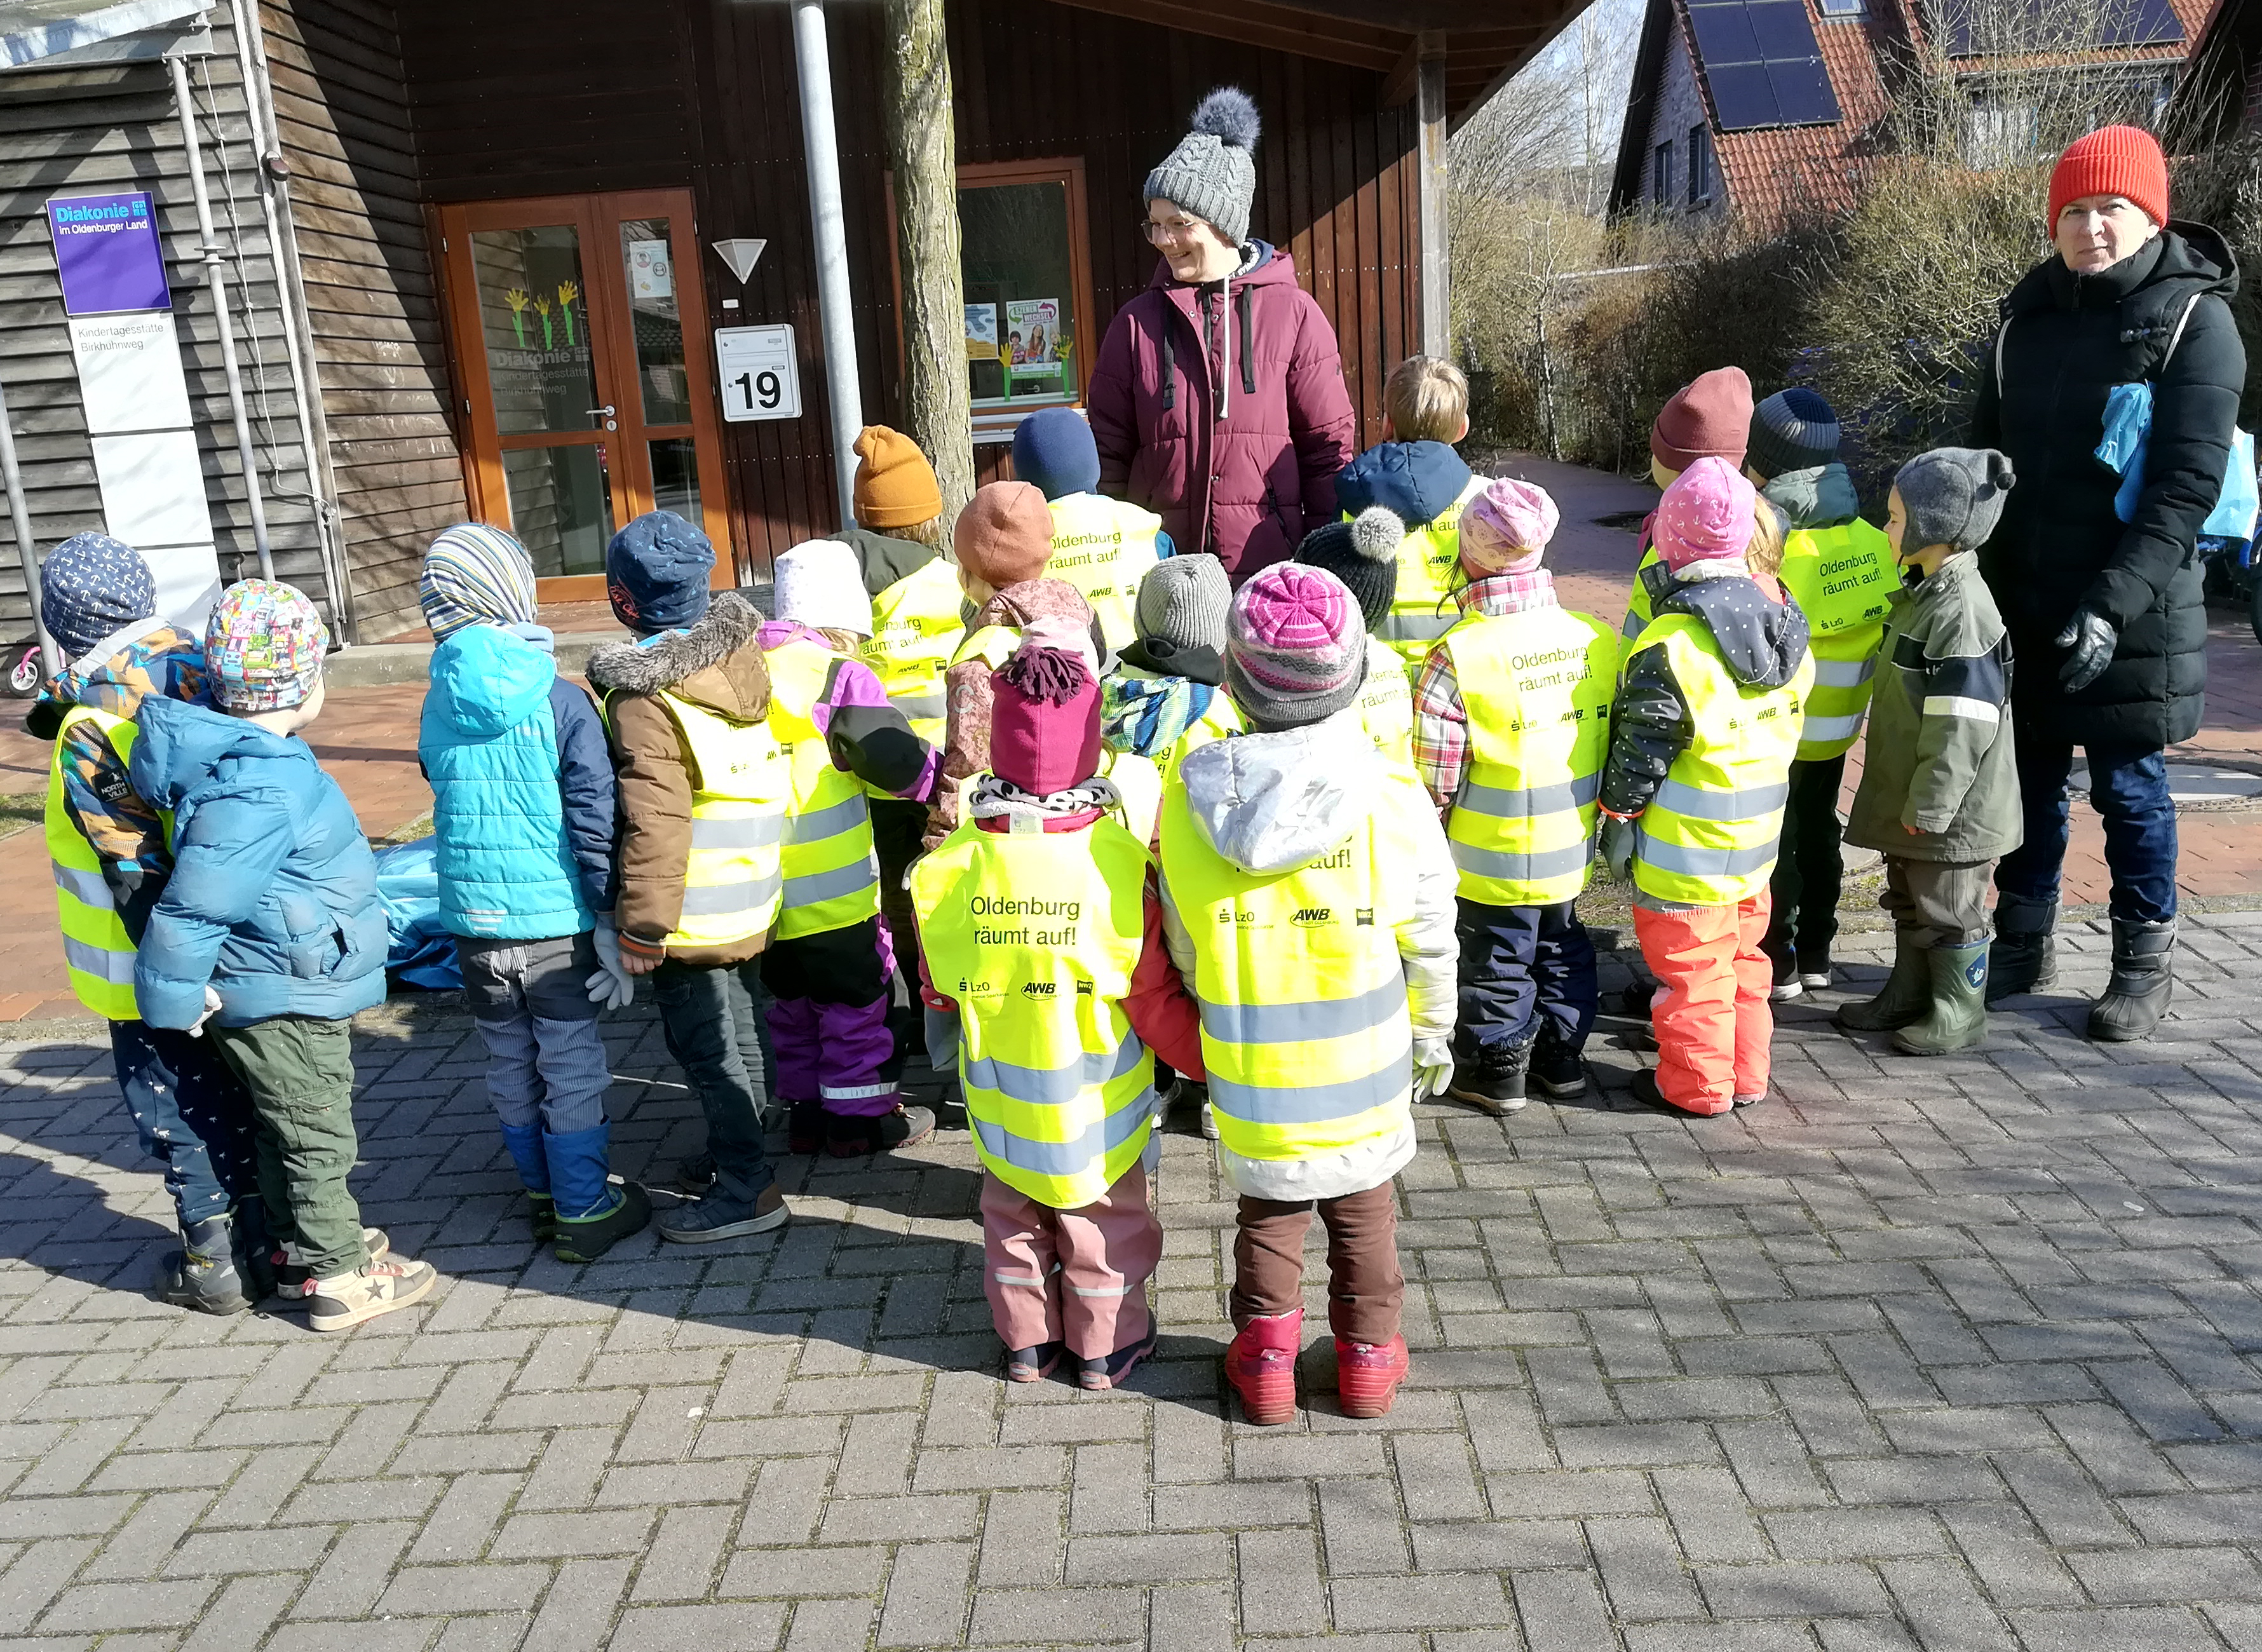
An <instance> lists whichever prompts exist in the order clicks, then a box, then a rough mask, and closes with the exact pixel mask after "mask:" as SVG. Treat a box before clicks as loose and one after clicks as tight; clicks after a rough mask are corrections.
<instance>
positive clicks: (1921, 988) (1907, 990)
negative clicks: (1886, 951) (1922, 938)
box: [1830, 924, 1932, 1033]
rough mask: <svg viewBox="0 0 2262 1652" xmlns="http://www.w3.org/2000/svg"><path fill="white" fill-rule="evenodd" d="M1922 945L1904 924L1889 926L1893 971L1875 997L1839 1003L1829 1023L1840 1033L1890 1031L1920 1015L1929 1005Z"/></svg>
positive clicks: (1915, 1020)
mask: <svg viewBox="0 0 2262 1652" xmlns="http://www.w3.org/2000/svg"><path fill="white" fill-rule="evenodd" d="M1924 959H1925V952H1924V949H1923V948H1921V947H1920V946H1918V945H1917V944H1916V931H1915V930H1913V929H1912V928H1910V927H1908V926H1907V925H1905V924H1898V925H1896V926H1894V928H1893V972H1892V973H1891V975H1889V976H1887V977H1885V985H1884V989H1883V990H1882V991H1880V992H1878V994H1877V997H1875V998H1873V999H1864V1000H1863V1001H1862V1002H1861V1003H1859V1004H1842V1005H1841V1006H1839V1008H1838V1013H1837V1014H1835V1015H1833V1016H1832V1017H1831V1018H1830V1024H1831V1025H1832V1026H1833V1027H1835V1028H1838V1030H1839V1031H1840V1032H1843V1033H1890V1032H1892V1031H1894V1030H1895V1029H1896V1028H1902V1027H1907V1026H1910V1025H1913V1023H1915V1022H1917V1021H1922V1020H1923V1019H1924V1013H1925V1011H1927V1009H1930V1008H1931V1007H1932V993H1931V990H1930V989H1929V988H1928V987H1927V985H1926V977H1925V970H1924Z"/></svg>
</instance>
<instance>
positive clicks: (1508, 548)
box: [1461, 476, 1562, 579]
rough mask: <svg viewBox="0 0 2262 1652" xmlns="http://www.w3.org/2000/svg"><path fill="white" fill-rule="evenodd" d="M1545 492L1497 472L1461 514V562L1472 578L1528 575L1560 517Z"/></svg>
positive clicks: (1553, 534)
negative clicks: (1491, 575) (1488, 575)
mask: <svg viewBox="0 0 2262 1652" xmlns="http://www.w3.org/2000/svg"><path fill="white" fill-rule="evenodd" d="M1561 519H1562V518H1561V516H1560V514H1559V513H1558V512H1557V510H1556V509H1555V501H1553V500H1552V499H1550V498H1549V497H1548V496H1547V490H1546V489H1545V488H1544V487H1539V486H1538V485H1537V484H1536V483H1532V482H1520V481H1518V480H1516V478H1514V477H1513V476H1502V477H1500V478H1498V479H1497V480H1494V481H1491V482H1488V483H1487V484H1486V485H1485V490H1484V492H1482V493H1481V494H1478V495H1477V496H1476V497H1475V498H1474V499H1473V500H1471V501H1469V507H1468V509H1466V510H1464V511H1463V512H1462V513H1461V566H1463V567H1464V568H1466V569H1467V570H1468V574H1469V577H1470V578H1471V579H1482V578H1484V577H1485V576H1486V575H1487V574H1529V573H1531V570H1532V569H1534V568H1536V567H1538V566H1539V559H1540V558H1541V557H1543V556H1545V555H1546V554H1547V544H1548V541H1549V540H1551V539H1552V538H1554V537H1555V525H1556V523H1558V522H1560V521H1561Z"/></svg>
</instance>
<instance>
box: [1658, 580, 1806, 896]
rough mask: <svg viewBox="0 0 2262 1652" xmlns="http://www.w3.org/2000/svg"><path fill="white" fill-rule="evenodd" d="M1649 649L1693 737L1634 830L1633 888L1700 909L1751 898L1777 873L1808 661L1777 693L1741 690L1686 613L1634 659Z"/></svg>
mask: <svg viewBox="0 0 2262 1652" xmlns="http://www.w3.org/2000/svg"><path fill="white" fill-rule="evenodd" d="M1646 648H1662V649H1664V650H1665V651H1666V653H1667V656H1668V664H1670V666H1671V667H1672V668H1673V680H1674V681H1675V682H1677V683H1679V684H1680V685H1681V691H1682V695H1683V696H1685V697H1686V698H1687V700H1688V702H1689V724H1690V725H1691V726H1692V728H1693V729H1694V731H1695V732H1694V737H1693V738H1692V739H1690V740H1689V746H1688V748H1687V749H1686V750H1685V751H1683V752H1682V754H1681V755H1680V756H1678V757H1676V758H1675V759H1674V761H1673V767H1672V768H1670V769H1668V770H1667V771H1666V776H1665V779H1664V781H1663V783H1661V784H1660V785H1659V787H1658V789H1657V796H1656V797H1654V798H1653V799H1652V800H1651V802H1650V805H1649V807H1648V808H1647V809H1646V810H1644V811H1643V812H1642V813H1641V816H1640V818H1639V819H1638V820H1637V821H1636V822H1635V823H1634V824H1635V838H1634V857H1633V881H1634V886H1635V887H1636V888H1638V889H1639V890H1641V891H1644V892H1645V893H1646V894H1649V895H1653V896H1654V897H1656V898H1658V899H1660V900H1672V901H1684V902H1687V903H1689V904H1691V905H1701V906H1728V905H1734V904H1735V903H1736V902H1738V901H1742V900H1748V899H1750V898H1751V897H1752V896H1754V895H1755V894H1757V893H1758V892H1759V891H1761V890H1762V889H1765V888H1766V887H1767V883H1768V876H1769V874H1770V873H1772V872H1773V871H1774V870H1775V859H1776V837H1777V836H1778V835H1779V834H1780V833H1781V832H1782V830H1783V799H1784V798H1785V797H1787V796H1789V794H1790V784H1789V781H1790V760H1791V758H1792V755H1793V754H1795V753H1796V752H1797V750H1798V730H1799V724H1800V721H1801V719H1802V718H1803V717H1804V716H1805V706H1806V696H1807V693H1808V691H1809V690H1810V689H1812V686H1813V682H1814V657H1813V655H1812V654H1811V653H1810V654H1809V655H1807V656H1806V658H1805V659H1803V660H1800V661H1799V662H1798V669H1797V672H1795V673H1794V674H1792V676H1791V680H1790V682H1787V683H1785V684H1784V685H1783V687H1781V688H1778V689H1761V688H1757V687H1747V686H1745V685H1743V684H1741V683H1739V682H1737V681H1736V680H1735V678H1734V677H1733V676H1731V675H1729V672H1728V666H1727V662H1726V661H1725V660H1723V659H1722V658H1721V657H1720V646H1719V645H1718V643H1716V642H1715V641H1713V640H1712V633H1711V631H1708V630H1706V629H1705V627H1704V622H1703V621H1701V620H1699V619H1697V617H1695V616H1693V615H1689V614H1667V615H1665V616H1663V617H1661V618H1658V619H1653V620H1652V621H1650V623H1649V624H1647V625H1646V626H1645V627H1644V628H1643V630H1642V633H1641V636H1640V638H1639V639H1638V640H1637V641H1636V642H1635V643H1634V646H1633V652H1634V653H1637V654H1638V653H1641V651H1642V650H1644V649H1646Z"/></svg>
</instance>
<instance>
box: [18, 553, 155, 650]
mask: <svg viewBox="0 0 2262 1652" xmlns="http://www.w3.org/2000/svg"><path fill="white" fill-rule="evenodd" d="M156 611H157V581H156V580H155V578H154V577H153V576H152V575H151V574H150V573H149V565H148V563H147V562H144V561H143V560H142V559H141V553H140V552H139V551H136V550H135V549H134V548H133V546H132V545H127V544H126V542H125V541H124V540H122V539H113V538H112V537H110V536H109V535H108V534H106V533H75V534H73V535H72V536H71V537H69V538H68V539H66V540H64V541H63V542H62V543H61V545H57V546H56V547H55V548H54V550H53V551H50V552H48V553H47V560H45V561H44V562H42V563H40V618H41V619H44V620H45V621H47V634H48V635H49V636H50V637H53V638H54V639H55V646H56V647H58V648H60V649H61V650H62V653H63V658H64V659H65V660H77V659H78V658H79V656H80V655H82V654H83V653H86V652H87V650H89V649H90V648H92V647H93V646H95V644H97V643H98V642H100V641H101V640H102V639H103V638H105V637H107V636H109V635H110V634H111V633H112V631H123V630H124V629H125V628H126V626H128V625H131V624H133V622H134V621H136V620H141V619H148V618H149V617H152V616H153V615H155V613H156Z"/></svg>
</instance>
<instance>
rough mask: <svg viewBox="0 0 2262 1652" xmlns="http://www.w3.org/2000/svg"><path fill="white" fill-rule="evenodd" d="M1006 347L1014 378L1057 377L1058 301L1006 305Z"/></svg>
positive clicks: (1032, 301) (1021, 301)
mask: <svg viewBox="0 0 2262 1652" xmlns="http://www.w3.org/2000/svg"><path fill="white" fill-rule="evenodd" d="M1005 345H1006V348H1007V350H1010V351H1011V352H1012V362H1013V377H1015V378H1016V379H1055V378H1058V377H1059V376H1060V364H1061V353H1062V352H1061V336H1060V302H1059V300H1058V299H1009V300H1007V302H1006V305H1005Z"/></svg>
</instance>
